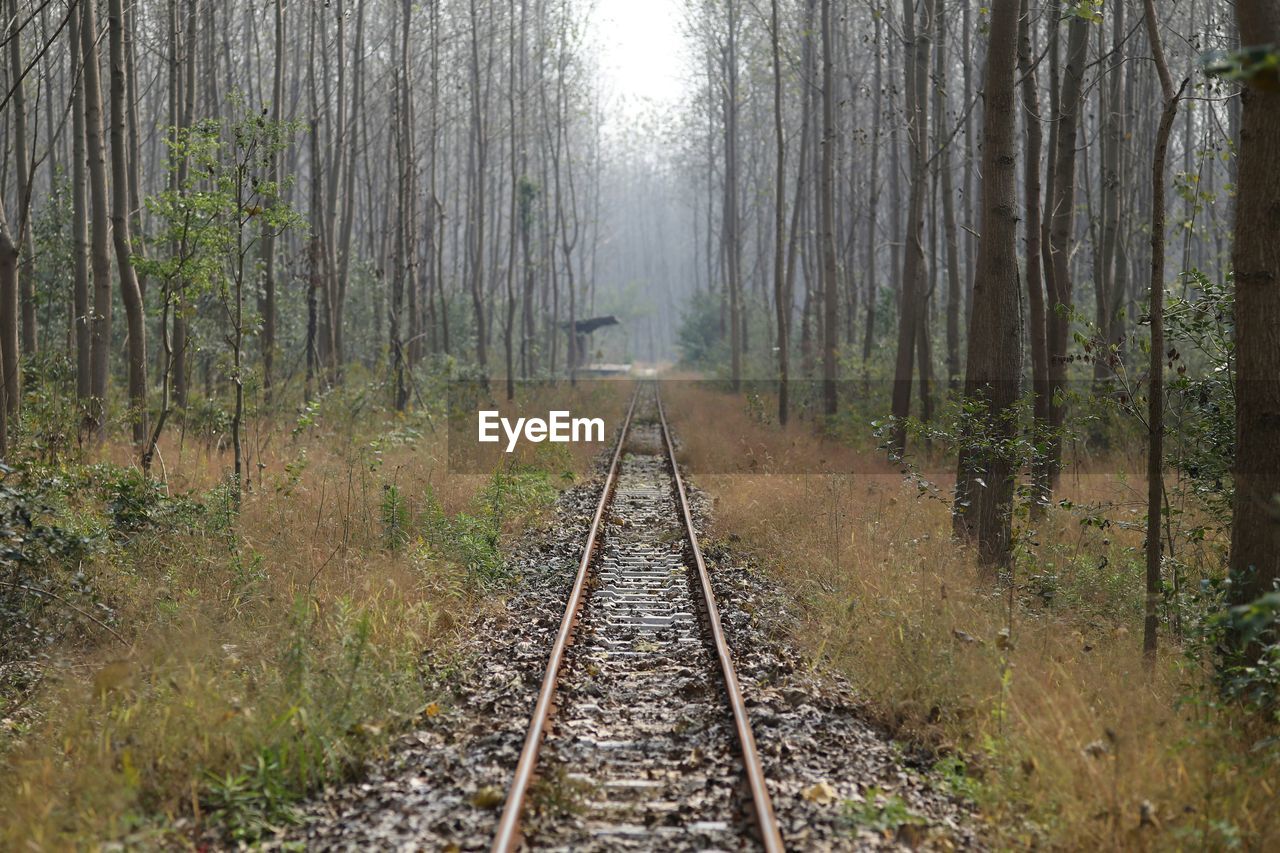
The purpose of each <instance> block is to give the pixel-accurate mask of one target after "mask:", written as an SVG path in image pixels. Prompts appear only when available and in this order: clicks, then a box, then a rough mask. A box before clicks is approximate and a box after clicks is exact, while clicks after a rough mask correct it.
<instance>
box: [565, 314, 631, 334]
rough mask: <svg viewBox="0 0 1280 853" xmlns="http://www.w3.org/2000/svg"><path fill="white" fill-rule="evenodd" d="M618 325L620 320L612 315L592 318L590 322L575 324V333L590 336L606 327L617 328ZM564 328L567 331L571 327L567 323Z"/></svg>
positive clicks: (584, 321) (583, 321)
mask: <svg viewBox="0 0 1280 853" xmlns="http://www.w3.org/2000/svg"><path fill="white" fill-rule="evenodd" d="M617 325H619V322H618V318H617V317H615V316H613V315H612V314H610V315H609V316H607V317H592V318H591V319H589V320H578V321H577V322H575V323H574V324H573V328H574V331H576V332H577V333H578V334H580V335H589V334H591V333H592V332H594V331H596V330H597V329H603V328H605V327H606V326H617ZM564 327H565V328H566V329H567V328H568V327H569V324H568V323H565V324H564Z"/></svg>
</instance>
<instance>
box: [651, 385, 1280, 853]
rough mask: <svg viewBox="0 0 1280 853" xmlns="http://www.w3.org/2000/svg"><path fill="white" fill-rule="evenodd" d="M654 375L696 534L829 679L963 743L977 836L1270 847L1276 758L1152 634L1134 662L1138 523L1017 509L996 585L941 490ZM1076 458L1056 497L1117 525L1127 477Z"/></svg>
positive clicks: (905, 726)
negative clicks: (752, 576)
mask: <svg viewBox="0 0 1280 853" xmlns="http://www.w3.org/2000/svg"><path fill="white" fill-rule="evenodd" d="M673 385H680V386H681V387H672V388H668V390H667V393H666V394H665V395H664V397H665V399H666V400H667V405H668V408H669V410H670V411H671V412H672V415H673V417H674V420H675V429H676V430H677V431H678V433H679V435H680V436H681V439H682V441H683V456H684V459H685V461H686V462H687V463H689V464H690V465H691V467H692V468H693V470H694V471H695V472H702V473H695V476H694V480H695V482H696V483H697V484H698V485H700V486H701V487H703V488H705V489H707V490H708V491H709V492H710V493H711V494H712V495H713V496H714V498H715V501H716V513H715V533H717V534H718V535H720V536H727V535H728V534H729V533H733V534H735V535H736V536H738V537H741V540H742V541H743V543H744V545H745V547H746V548H747V549H748V550H749V551H750V552H751V553H752V554H754V555H755V556H756V557H757V558H758V559H760V561H761V562H762V563H763V564H764V565H765V566H766V567H767V568H768V570H769V571H770V572H771V573H772V574H773V575H775V576H776V577H777V578H778V579H780V580H781V581H782V582H783V584H784V585H785V586H786V587H787V588H789V589H790V590H791V591H792V592H793V593H794V594H795V595H796V597H797V598H798V600H799V601H800V602H801V603H802V605H803V625H802V626H801V630H799V631H798V632H797V641H798V642H799V643H800V644H801V645H802V647H803V648H805V649H806V650H807V651H808V652H809V653H810V654H811V655H812V656H813V657H814V659H815V660H816V659H819V658H824V659H827V660H828V661H829V662H830V663H831V664H832V665H834V666H836V667H837V668H839V669H840V670H842V671H844V672H845V673H847V674H848V675H849V676H850V677H851V679H852V680H853V682H854V683H855V684H856V686H857V689H858V690H859V691H860V693H861V694H862V695H863V697H864V698H866V699H867V700H868V702H869V703H870V705H871V708H872V709H873V712H874V713H875V714H876V715H877V717H878V718H879V719H880V720H881V721H882V722H883V723H884V724H885V725H886V726H888V727H889V728H890V729H891V730H893V731H895V732H896V733H897V734H898V735H899V736H902V737H906V738H908V739H911V740H914V741H917V742H921V743H924V744H927V745H929V746H931V747H933V748H934V749H935V750H937V752H938V754H939V755H946V754H956V755H959V756H961V757H962V758H963V760H964V762H965V763H966V764H967V765H968V767H969V774H970V775H972V776H977V777H978V780H979V781H978V784H977V786H976V791H974V794H975V796H976V797H977V799H978V800H979V802H980V805H981V807H982V811H983V815H984V819H985V821H986V822H987V823H988V825H989V827H990V832H991V834H992V837H993V839H994V840H995V842H996V843H997V845H998V846H1002V847H1013V848H1021V847H1025V846H1029V845H1032V844H1036V845H1046V844H1047V845H1048V846H1051V847H1054V848H1060V849H1077V850H1094V849H1111V850H1132V849H1227V848H1228V847H1232V846H1235V845H1236V844H1237V843H1238V844H1240V845H1243V846H1245V847H1247V848H1249V849H1266V848H1268V847H1274V846H1275V845H1276V844H1277V843H1280V815H1278V814H1277V811H1276V809H1275V808H1274V797H1275V796H1276V793H1277V792H1276V780H1277V778H1280V775H1278V772H1277V771H1278V769H1280V768H1277V766H1276V763H1275V760H1274V758H1267V757H1266V754H1265V753H1258V754H1254V755H1251V754H1250V753H1249V744H1250V743H1252V742H1253V740H1254V739H1255V738H1256V737H1257V734H1258V733H1257V732H1256V731H1249V729H1250V728H1252V726H1250V725H1248V724H1247V722H1246V721H1244V720H1242V719H1241V718H1240V717H1239V716H1237V715H1236V714H1235V713H1233V712H1232V711H1230V710H1228V709H1224V708H1221V707H1219V706H1218V704H1217V703H1216V702H1215V701H1214V698H1213V693H1212V691H1211V690H1208V689H1206V684H1205V675H1204V673H1203V672H1202V671H1201V669H1200V667H1199V666H1197V665H1195V664H1191V663H1188V661H1187V659H1186V658H1185V656H1184V655H1183V654H1182V653H1181V650H1180V649H1179V648H1177V647H1176V644H1174V643H1171V642H1170V641H1169V639H1168V638H1167V636H1166V637H1165V639H1164V640H1163V642H1164V654H1163V655H1162V657H1161V659H1160V661H1159V663H1158V665H1157V666H1156V668H1155V670H1154V672H1151V673H1147V672H1146V671H1145V670H1144V667H1143V664H1142V656H1141V590H1142V568H1141V555H1140V551H1139V550H1138V549H1139V548H1140V545H1141V533H1140V532H1139V531H1138V530H1136V529H1126V527H1124V526H1112V527H1110V528H1108V529H1106V530H1099V529H1097V528H1093V527H1087V526H1082V525H1081V523H1080V517H1079V515H1078V514H1077V513H1073V512H1071V511H1068V510H1065V509H1057V508H1055V509H1053V510H1051V511H1050V513H1049V516H1048V518H1047V519H1045V520H1044V521H1043V522H1041V523H1039V524H1038V529H1036V530H1035V531H1029V530H1027V529H1026V528H1025V524H1026V522H1023V533H1024V537H1025V540H1026V544H1025V546H1024V553H1023V554H1022V555H1021V557H1020V559H1019V561H1018V567H1017V572H1018V575H1017V577H1016V580H1017V594H1016V595H1011V594H1010V588H1009V587H1008V586H1007V585H1002V586H997V585H995V584H994V583H993V582H991V581H990V580H983V579H981V578H980V576H979V573H978V571H977V570H976V566H975V564H974V561H973V559H972V556H971V555H970V554H969V553H967V552H966V550H965V549H963V548H961V547H959V546H958V545H957V544H956V543H955V542H954V541H953V540H952V538H951V532H950V531H951V528H950V518H949V508H948V506H947V505H946V504H945V502H944V501H942V500H941V499H939V498H938V497H935V496H931V495H930V494H929V493H928V492H921V491H920V490H918V489H917V488H916V487H915V486H914V485H910V484H906V483H904V481H903V478H902V476H901V475H900V473H899V472H898V471H896V470H895V469H893V468H891V467H889V466H888V465H887V464H885V463H882V462H879V461H878V459H877V456H876V455H875V454H874V452H873V451H870V450H865V451H862V452H859V451H855V450H853V449H851V448H849V447H846V446H841V445H838V444H836V443H834V442H831V441H824V440H822V439H819V438H817V437H815V436H814V435H813V434H812V428H811V426H810V425H808V424H797V425H792V426H791V427H789V428H788V429H787V430H786V431H785V432H784V431H781V430H779V429H778V428H777V427H776V426H772V425H768V424H765V423H763V422H762V421H761V419H760V418H758V417H753V416H752V414H751V413H750V412H749V407H748V406H747V405H746V404H744V402H743V400H741V399H740V398H735V397H730V396H728V395H723V394H718V393H715V392H711V391H707V390H701V389H698V388H696V387H693V386H692V385H686V384H683V383H673ZM1134 467H1136V466H1134V465H1132V464H1131V463H1130V462H1122V463H1121V466H1120V470H1121V471H1130V470H1131V469H1132V468H1134ZM1082 468H1083V470H1081V471H1078V472H1073V473H1071V474H1069V475H1068V476H1066V477H1065V478H1064V483H1063V490H1062V491H1063V494H1062V496H1065V497H1071V498H1072V499H1073V500H1075V501H1077V502H1078V503H1081V504H1084V503H1106V504H1107V505H1108V506H1109V507H1110V509H1109V512H1110V513H1111V514H1112V515H1114V516H1117V517H1119V518H1120V519H1121V520H1124V517H1125V516H1126V515H1130V514H1131V513H1132V511H1133V504H1134V503H1135V497H1136V496H1140V495H1141V494H1143V493H1144V492H1145V485H1144V484H1143V483H1142V481H1141V479H1140V478H1139V477H1136V476H1133V475H1132V474H1128V475H1120V474H1110V475H1108V474H1106V473H1105V472H1106V471H1107V470H1109V469H1108V465H1107V464H1104V462H1099V463H1098V464H1097V465H1096V466H1082ZM1111 470H1114V469H1111ZM798 471H804V472H816V471H830V472H849V471H856V472H858V473H855V474H848V473H827V474H819V473H795V472H798ZM938 485H939V487H940V488H941V489H942V491H943V492H945V490H946V488H947V486H948V484H947V483H946V482H939V484H938ZM1139 500H1140V498H1139ZM1136 511H1137V512H1139V513H1140V512H1141V509H1140V508H1139V509H1137V510H1136ZM1133 520H1134V521H1137V522H1140V521H1141V516H1140V515H1139V516H1137V517H1136V518H1134V519H1133ZM1215 548H1217V549H1218V550H1217V551H1215V550H1214V549H1215ZM1215 555H1217V556H1216V557H1215ZM1204 556H1205V558H1206V560H1209V561H1210V562H1211V561H1212V560H1213V559H1215V558H1220V546H1214V545H1212V544H1210V545H1209V546H1206V552H1205V555H1204ZM1211 568H1212V567H1211V566H1210V565H1207V566H1206V571H1208V570H1211ZM1050 581H1051V583H1050ZM1046 584H1049V586H1048V587H1047V588H1048V589H1052V591H1053V595H1052V597H1051V598H1048V599H1046V598H1044V596H1043V595H1039V594H1037V593H1043V592H1045V590H1046ZM1006 632H1007V633H1006ZM952 776H954V773H953V774H952ZM953 781H956V780H954V779H953ZM957 785H958V787H959V788H961V789H963V788H965V787H966V786H965V785H964V783H963V781H961V782H958V783H957Z"/></svg>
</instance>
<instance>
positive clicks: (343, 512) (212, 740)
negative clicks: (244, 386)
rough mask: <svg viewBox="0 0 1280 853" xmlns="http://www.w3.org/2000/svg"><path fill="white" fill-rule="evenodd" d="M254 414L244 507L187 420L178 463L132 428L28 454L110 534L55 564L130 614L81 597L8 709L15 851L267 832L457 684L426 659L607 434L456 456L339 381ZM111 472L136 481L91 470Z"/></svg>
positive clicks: (437, 658)
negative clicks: (487, 460)
mask: <svg viewBox="0 0 1280 853" xmlns="http://www.w3.org/2000/svg"><path fill="white" fill-rule="evenodd" d="M600 405H602V406H603V405H607V406H609V407H610V411H612V408H616V407H617V406H620V405H621V403H619V402H616V401H604V402H602V403H600ZM352 412H357V413H359V416H358V417H357V416H353V415H352ZM433 430H436V431H433ZM248 433H249V435H250V438H251V441H250V444H251V446H252V447H253V448H254V449H253V451H252V454H251V457H250V459H251V465H252V466H254V467H253V469H252V470H253V471H254V475H253V477H252V480H253V483H252V486H253V487H252V488H251V489H249V490H248V491H246V492H245V494H244V497H243V500H242V502H240V504H239V507H238V509H237V505H236V501H234V500H233V499H232V498H231V495H230V488H229V486H228V485H227V483H226V481H225V479H224V476H225V474H224V472H225V471H226V469H227V467H228V464H229V458H228V454H227V450H226V448H224V447H221V446H220V444H219V443H218V442H217V441H216V440H208V441H205V440H202V439H201V438H200V437H199V436H198V435H196V434H188V435H185V436H184V435H183V434H182V432H181V431H178V430H174V431H173V432H172V433H171V434H170V435H169V436H168V437H167V439H166V442H165V443H164V445H163V446H162V448H161V454H160V457H159V458H160V459H161V460H163V461H162V462H161V463H159V464H162V465H163V466H164V467H163V473H164V475H165V479H164V480H163V482H162V483H161V484H159V485H157V484H154V483H152V484H148V483H147V482H146V481H145V480H143V479H142V478H141V477H140V475H138V474H137V472H135V471H132V470H131V469H130V468H128V467H123V463H126V462H127V460H128V458H129V456H130V450H129V448H127V447H126V446H121V445H109V446H107V447H106V448H103V451H102V452H101V453H99V454H97V455H98V456H99V457H102V458H106V459H108V460H112V459H114V460H115V462H116V464H114V465H113V464H112V463H111V462H106V463H101V464H98V465H97V467H96V468H90V467H88V466H87V464H86V463H87V461H88V460H86V461H85V462H80V461H75V462H60V463H57V466H56V467H44V468H40V467H37V466H30V467H28V468H27V469H25V471H24V474H23V476H25V477H27V478H28V479H29V480H30V481H32V482H36V481H39V482H41V483H44V484H46V486H45V487H43V488H45V491H46V492H47V493H50V494H51V493H52V491H51V490H52V489H53V488H54V487H53V486H50V485H48V484H61V485H60V486H58V487H57V488H58V489H60V491H59V492H58V499H57V500H56V501H52V502H51V503H50V509H49V512H50V517H49V518H48V521H49V522H50V523H52V524H57V525H61V526H63V527H66V528H72V529H75V530H77V531H81V532H86V531H87V532H93V533H94V536H92V537H89V538H87V539H86V541H87V542H90V543H91V546H92V547H89V548H87V551H86V558H85V559H84V560H83V561H82V562H80V563H79V564H78V565H76V566H68V565H62V564H55V563H53V562H51V563H50V564H49V565H47V566H44V567H43V568H42V570H43V571H46V572H47V573H48V574H49V576H50V577H53V576H55V575H58V574H62V575H66V574H68V573H71V572H79V573H80V575H81V576H82V584H81V585H82V586H83V587H84V588H86V589H91V590H92V591H93V592H92V595H93V597H94V600H96V601H98V602H101V604H102V610H101V612H102V613H104V614H109V615H105V616H104V617H103V618H104V619H105V620H107V621H105V622H102V623H101V624H103V625H107V627H108V628H110V630H111V632H112V633H108V632H107V631H104V630H102V629H100V628H98V627H97V626H95V625H94V624H92V623H83V624H81V623H82V622H83V620H80V621H79V622H77V617H76V616H75V614H74V613H72V614H70V618H71V621H72V623H73V624H72V626H71V629H69V630H66V631H65V632H63V634H62V636H61V639H60V640H59V642H57V643H56V644H55V645H53V646H52V648H51V649H50V650H49V652H48V653H47V654H46V655H44V656H43V657H42V659H41V660H40V661H39V665H40V671H41V672H42V673H43V676H44V682H43V684H42V686H40V687H39V688H38V689H36V690H35V691H34V692H33V693H32V694H31V695H30V696H27V697H25V698H24V699H23V702H24V709H23V713H22V715H21V716H20V718H17V719H15V720H11V721H6V722H7V724H8V725H6V727H5V729H4V730H3V731H0V766H3V772H2V773H0V849H72V848H82V847H86V846H94V845H97V844H100V843H102V842H105V841H122V842H124V843H125V844H126V845H143V846H169V845H174V844H182V843H186V842H188V841H192V840H196V839H199V838H200V837H201V836H202V835H203V834H204V833H206V832H212V833H214V834H216V835H219V836H221V837H222V838H223V839H224V840H226V841H230V842H253V841H255V840H257V839H259V838H261V837H263V836H264V835H266V834H268V833H270V832H271V831H273V830H274V829H275V828H278V827H280V826H282V825H285V824H287V823H289V822H290V821H292V820H293V819H294V815H295V811H294V804H295V803H296V802H297V801H298V800H299V798H301V797H302V796H304V795H305V794H306V793H307V792H308V791H311V790H313V789H314V788H316V787H317V786H318V785H320V784H323V783H329V782H335V781H341V780H343V779H346V778H348V777H350V776H352V775H353V774H355V773H357V772H359V771H360V769H361V768H362V767H363V766H364V765H365V764H366V763H367V762H368V761H369V760H370V759H372V758H375V757H377V756H378V755H379V754H380V753H381V752H382V751H383V750H384V749H385V747H386V745H387V744H388V743H389V742H390V739H391V737H392V735H393V734H394V733H395V732H397V731H398V730H401V729H403V728H404V727H405V726H406V725H409V724H411V723H412V721H413V719H414V718H415V716H416V715H418V714H420V713H423V712H424V709H427V710H428V712H431V713H434V712H435V711H436V710H438V708H439V703H443V702H446V701H447V699H446V697H445V696H443V695H437V690H438V688H436V687H435V686H433V685H435V684H436V683H437V681H436V679H435V678H434V677H432V676H431V673H430V671H429V670H431V669H433V668H436V667H440V666H445V665H450V664H451V655H452V650H453V649H454V647H455V642H456V640H457V638H458V636H459V626H461V625H463V624H465V623H466V620H467V618H468V616H469V614H470V613H471V612H472V611H473V610H475V609H476V608H477V607H482V606H485V600H486V598H487V597H488V596H490V595H492V594H493V589H494V585H495V584H496V583H500V581H501V579H502V578H501V573H500V571H499V567H500V566H501V548H502V545H503V543H504V541H506V539H507V538H508V537H510V536H512V535H514V534H516V533H518V532H519V531H520V530H521V529H523V527H525V526H526V525H527V524H528V523H529V522H530V521H532V520H534V519H536V518H538V517H539V516H540V514H541V513H543V512H544V511H545V510H546V508H547V506H548V505H549V502H550V500H551V499H552V498H554V496H555V494H556V492H557V487H558V486H560V485H565V484H568V483H569V482H572V481H573V480H574V479H576V478H578V477H580V476H582V475H583V474H584V473H585V472H586V470H587V467H588V465H589V462H590V459H591V457H592V455H593V450H592V449H591V448H584V449H581V450H570V451H563V452H560V453H558V454H556V453H553V454H548V453H546V452H543V453H540V454H535V456H534V457H533V458H531V459H530V460H526V463H525V464H522V465H521V466H512V467H508V468H506V469H503V470H500V471H498V472H497V473H496V474H493V475H482V474H457V473H452V472H451V471H450V467H449V464H448V457H447V444H446V441H445V437H446V436H445V432H444V430H443V429H439V428H438V425H437V426H433V425H432V424H431V423H428V421H427V417H426V416H417V417H414V416H411V417H409V418H407V419H406V418H403V417H400V416H396V415H394V414H387V413H384V412H379V411H377V410H376V409H374V410H370V411H366V412H363V413H360V406H359V405H358V404H356V403H353V400H351V399H348V398H340V397H339V396H334V397H333V398H332V399H327V400H325V401H324V402H323V403H322V404H319V405H316V406H313V407H309V408H308V409H306V410H305V411H304V412H303V414H302V416H301V417H299V418H298V419H297V420H296V421H293V420H291V421H289V422H279V421H276V422H270V421H263V422H259V423H255V424H252V425H251V427H250V429H249V430H248ZM159 464H158V466H157V467H159ZM103 476H109V477H110V478H114V479H112V480H111V482H112V483H116V481H117V480H118V481H119V483H123V484H126V485H112V486H111V487H110V488H103V487H90V486H89V485H87V483H88V481H91V480H95V479H96V480H101V478H102V477H103ZM86 478H87V479H86ZM179 505H180V506H181V507H183V508H184V513H185V514H177V513H175V512H172V511H171V510H172V509H173V508H174V507H177V506H179ZM476 531H479V532H478V533H477V535H479V536H480V537H481V539H482V542H481V545H483V548H481V547H480V545H477V544H476V543H472V542H468V541H464V536H463V533H464V532H471V533H476ZM478 549H479V550H480V551H482V558H483V561H484V569H485V572H487V574H484V576H483V577H481V576H480V573H478V571H477V566H476V565H475V564H474V563H473V562H472V561H471V560H470V558H469V557H468V555H472V554H474V553H477V550H478ZM90 606H92V605H90ZM108 622H109V623H110V624H109V625H108ZM0 698H2V699H5V700H6V702H7V697H0Z"/></svg>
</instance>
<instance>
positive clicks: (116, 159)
mask: <svg viewBox="0 0 1280 853" xmlns="http://www.w3.org/2000/svg"><path fill="white" fill-rule="evenodd" d="M107 9H108V14H107V30H108V34H109V41H110V48H111V234H112V239H113V241H114V243H115V250H116V262H117V266H118V269H119V275H120V296H121V298H122V300H123V302H124V314H125V322H126V324H127V326H128V330H129V411H130V415H129V420H130V422H131V423H132V424H133V441H134V443H135V444H137V445H139V446H141V445H142V443H143V442H144V441H146V438H147V325H146V320H145V317H144V313H143V307H142V289H141V288H140V287H139V284H138V274H137V271H136V270H135V269H134V267H133V245H132V240H131V238H130V234H129V221H130V219H131V213H130V204H129V163H128V159H127V152H128V149H127V148H126V142H125V131H126V128H127V125H126V121H125V97H126V90H127V87H128V82H127V80H126V69H125V55H124V47H125V33H124V28H125V19H124V0H110V3H109V5H108V6H107Z"/></svg>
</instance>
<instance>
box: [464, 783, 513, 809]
mask: <svg viewBox="0 0 1280 853" xmlns="http://www.w3.org/2000/svg"><path fill="white" fill-rule="evenodd" d="M506 799H507V793H506V791H503V790H502V789H501V788H499V787H497V786H496V785H485V786H484V787H483V788H481V789H479V790H478V791H476V792H475V793H474V794H472V795H471V805H473V806H475V807H476V808H478V809H496V808H498V807H499V806H501V805H502V804H503V803H504V802H506Z"/></svg>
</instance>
